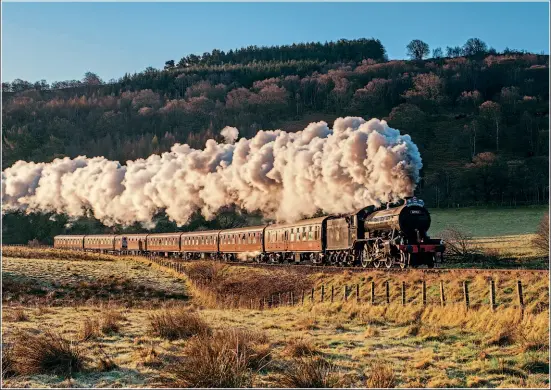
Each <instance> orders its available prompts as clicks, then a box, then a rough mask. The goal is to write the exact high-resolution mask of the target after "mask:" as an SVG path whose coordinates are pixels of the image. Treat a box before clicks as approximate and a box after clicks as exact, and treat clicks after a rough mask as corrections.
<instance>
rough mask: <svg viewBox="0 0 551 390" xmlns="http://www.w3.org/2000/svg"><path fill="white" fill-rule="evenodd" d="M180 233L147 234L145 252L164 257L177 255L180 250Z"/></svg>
mask: <svg viewBox="0 0 551 390" xmlns="http://www.w3.org/2000/svg"><path fill="white" fill-rule="evenodd" d="M181 235H182V233H180V232H179V233H154V234H148V235H147V238H146V245H147V251H148V252H151V253H157V254H161V253H164V255H165V256H168V255H169V254H172V255H173V254H175V253H179V252H180V251H181V249H182V247H181V245H180V236H181Z"/></svg>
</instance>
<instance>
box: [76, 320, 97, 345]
mask: <svg viewBox="0 0 551 390" xmlns="http://www.w3.org/2000/svg"><path fill="white" fill-rule="evenodd" d="M99 335H100V331H99V321H98V320H97V319H93V318H86V319H85V320H84V321H83V322H82V324H81V326H80V329H79V333H78V338H79V340H80V341H90V340H93V339H95V338H97V337H98V336H99Z"/></svg>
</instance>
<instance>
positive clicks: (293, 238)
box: [291, 229, 295, 241]
mask: <svg viewBox="0 0 551 390" xmlns="http://www.w3.org/2000/svg"><path fill="white" fill-rule="evenodd" d="M291 241H295V229H291Z"/></svg>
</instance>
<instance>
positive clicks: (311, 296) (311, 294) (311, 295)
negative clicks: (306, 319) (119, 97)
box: [310, 288, 314, 303]
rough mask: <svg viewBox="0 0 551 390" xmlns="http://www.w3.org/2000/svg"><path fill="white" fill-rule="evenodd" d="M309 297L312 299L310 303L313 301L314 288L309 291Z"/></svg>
mask: <svg viewBox="0 0 551 390" xmlns="http://www.w3.org/2000/svg"><path fill="white" fill-rule="evenodd" d="M310 299H311V300H312V303H314V289H313V288H312V291H311V292H310Z"/></svg>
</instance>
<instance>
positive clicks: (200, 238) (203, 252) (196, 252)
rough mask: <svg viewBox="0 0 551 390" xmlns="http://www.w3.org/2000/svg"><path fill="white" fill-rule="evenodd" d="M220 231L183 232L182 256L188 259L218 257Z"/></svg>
mask: <svg viewBox="0 0 551 390" xmlns="http://www.w3.org/2000/svg"><path fill="white" fill-rule="evenodd" d="M219 233H220V230H205V231H198V232H188V233H182V235H181V237H180V239H181V242H182V244H181V245H182V257H183V258H184V259H186V260H189V259H198V258H205V257H210V258H215V257H217V254H218V237H219Z"/></svg>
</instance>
